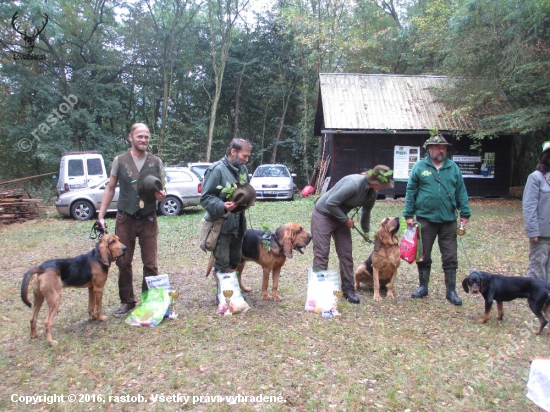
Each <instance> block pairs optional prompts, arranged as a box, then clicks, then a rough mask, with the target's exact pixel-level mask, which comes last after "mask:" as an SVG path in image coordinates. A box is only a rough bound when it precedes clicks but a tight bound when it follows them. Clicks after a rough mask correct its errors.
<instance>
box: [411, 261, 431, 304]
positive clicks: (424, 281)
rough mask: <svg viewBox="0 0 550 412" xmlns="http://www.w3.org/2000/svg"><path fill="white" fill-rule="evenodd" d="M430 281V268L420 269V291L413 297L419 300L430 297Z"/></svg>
mask: <svg viewBox="0 0 550 412" xmlns="http://www.w3.org/2000/svg"><path fill="white" fill-rule="evenodd" d="M429 281H430V268H429V267H428V268H420V267H419V268H418V284H419V287H418V290H417V291H416V292H414V293H413V294H412V295H411V297H413V298H415V299H418V298H423V297H424V296H428V282H429Z"/></svg>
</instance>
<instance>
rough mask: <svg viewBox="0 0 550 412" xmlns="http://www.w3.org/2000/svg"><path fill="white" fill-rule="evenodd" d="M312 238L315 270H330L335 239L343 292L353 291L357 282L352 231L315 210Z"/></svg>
mask: <svg viewBox="0 0 550 412" xmlns="http://www.w3.org/2000/svg"><path fill="white" fill-rule="evenodd" d="M311 236H312V237H313V238H312V241H313V269H323V270H326V269H328V255H329V253H330V239H331V238H333V239H334V246H335V247H336V254H337V255H338V259H339V260H340V279H341V281H342V292H351V291H353V290H354V286H355V280H354V272H353V255H352V250H353V249H352V242H351V229H350V228H349V227H347V226H346V224H345V223H342V222H338V221H336V220H334V219H331V218H330V217H328V216H326V215H324V214H322V213H321V212H319V211H318V210H317V209H315V208H314V209H313V213H312V215H311Z"/></svg>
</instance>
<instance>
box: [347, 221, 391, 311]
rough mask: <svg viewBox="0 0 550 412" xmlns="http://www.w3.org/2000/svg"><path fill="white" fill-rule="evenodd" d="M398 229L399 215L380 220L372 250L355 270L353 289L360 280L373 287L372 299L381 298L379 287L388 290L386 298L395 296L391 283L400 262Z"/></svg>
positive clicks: (356, 287)
mask: <svg viewBox="0 0 550 412" xmlns="http://www.w3.org/2000/svg"><path fill="white" fill-rule="evenodd" d="M398 231H399V217H387V218H385V219H384V220H382V223H381V224H380V229H378V231H377V232H376V240H375V242H374V250H373V252H372V253H371V255H370V256H369V258H368V259H367V260H366V261H364V262H363V263H361V264H360V265H359V267H358V268H357V270H356V271H355V290H357V289H358V288H359V283H360V282H364V283H366V284H367V287H369V288H373V289H374V300H375V301H377V302H379V301H381V300H382V298H381V297H380V287H385V288H386V289H387V290H388V294H387V298H388V299H394V298H395V297H394V295H393V284H394V282H395V278H396V276H397V268H398V267H399V264H400V263H401V258H400V251H399V239H398V238H397V232H398Z"/></svg>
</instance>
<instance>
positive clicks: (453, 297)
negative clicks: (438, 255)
mask: <svg viewBox="0 0 550 412" xmlns="http://www.w3.org/2000/svg"><path fill="white" fill-rule="evenodd" d="M444 272H445V288H446V289H447V293H446V294H445V298H447V300H448V301H450V302H451V303H452V304H453V305H457V306H460V305H462V299H460V298H459V297H458V296H457V294H456V290H455V288H456V269H447V270H445V271H444Z"/></svg>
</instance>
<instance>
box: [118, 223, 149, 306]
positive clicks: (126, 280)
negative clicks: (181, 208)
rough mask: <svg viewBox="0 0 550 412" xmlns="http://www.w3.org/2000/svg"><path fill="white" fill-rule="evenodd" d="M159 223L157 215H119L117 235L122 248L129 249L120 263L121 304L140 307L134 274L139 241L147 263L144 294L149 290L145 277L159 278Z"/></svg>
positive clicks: (119, 259)
mask: <svg viewBox="0 0 550 412" xmlns="http://www.w3.org/2000/svg"><path fill="white" fill-rule="evenodd" d="M158 233H159V230H158V223H157V215H156V213H155V212H153V213H150V214H149V215H146V216H143V217H141V218H139V219H137V218H135V217H133V216H131V215H128V214H125V213H123V212H117V215H116V227H115V234H116V235H117V236H118V237H119V238H120V241H121V242H122V244H124V245H126V253H125V254H124V255H123V256H121V257H119V258H118V259H117V260H116V264H117V266H118V270H119V276H118V293H119V296H120V302H121V303H130V304H133V303H136V298H135V296H134V286H133V280H134V275H133V272H132V260H133V259H134V250H135V248H136V238H137V239H139V246H140V248H141V261H142V262H143V281H142V285H141V290H142V291H145V290H147V282H145V277H147V276H158V264H157V260H158V242H157V240H158Z"/></svg>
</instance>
